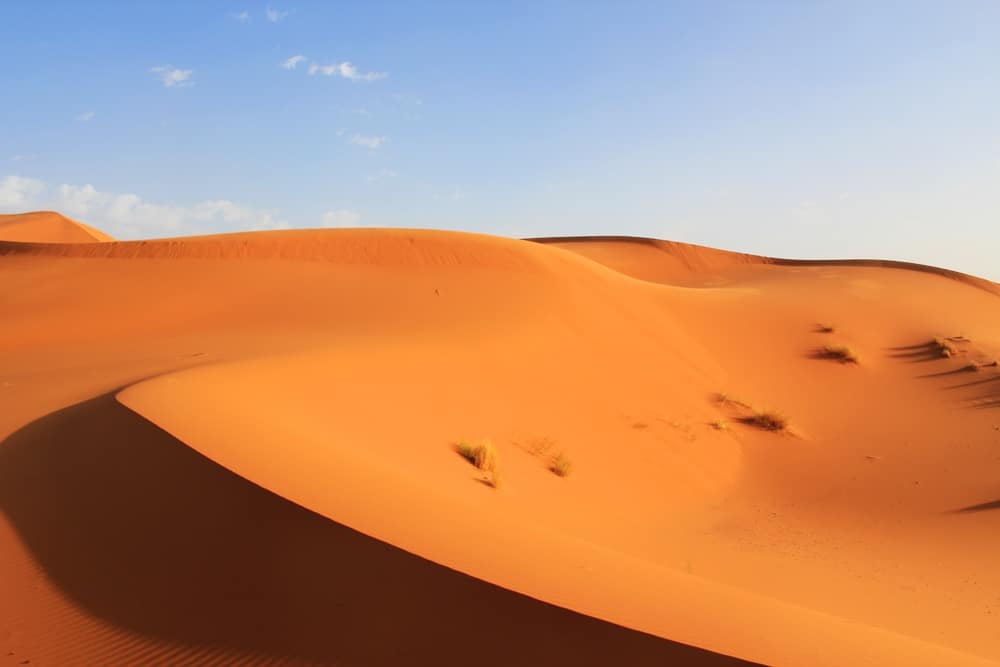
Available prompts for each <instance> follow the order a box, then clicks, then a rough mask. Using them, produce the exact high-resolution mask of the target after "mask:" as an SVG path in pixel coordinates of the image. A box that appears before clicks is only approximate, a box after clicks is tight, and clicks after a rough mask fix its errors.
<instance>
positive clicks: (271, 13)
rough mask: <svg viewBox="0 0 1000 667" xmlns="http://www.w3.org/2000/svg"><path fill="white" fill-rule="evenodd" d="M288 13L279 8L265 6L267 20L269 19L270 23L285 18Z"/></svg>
mask: <svg viewBox="0 0 1000 667" xmlns="http://www.w3.org/2000/svg"><path fill="white" fill-rule="evenodd" d="M290 13H291V12H283V11H281V10H280V9H272V8H270V7H268V8H267V20H268V21H270V22H271V23H277V22H278V21H280V20H282V19H283V18H285V17H286V16H288V15H289V14H290Z"/></svg>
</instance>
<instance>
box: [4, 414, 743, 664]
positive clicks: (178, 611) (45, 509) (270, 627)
mask: <svg viewBox="0 0 1000 667" xmlns="http://www.w3.org/2000/svg"><path fill="white" fill-rule="evenodd" d="M0 508H2V510H3V512H4V513H5V514H6V515H7V516H8V518H9V519H10V520H11V522H12V523H13V525H14V526H15V528H16V529H17V531H18V532H19V533H20V534H21V536H22V538H23V539H24V541H25V543H26V544H27V546H28V547H29V549H30V551H31V553H32V555H33V556H34V557H35V558H36V559H37V561H38V563H39V564H40V565H41V567H43V568H44V569H45V571H46V573H47V576H48V577H49V578H50V579H51V580H52V581H54V582H55V583H56V584H57V585H58V586H59V588H60V589H61V590H63V591H64V592H65V594H66V595H67V596H68V597H70V598H71V599H72V600H73V601H74V603H75V604H77V605H79V606H80V607H82V608H84V609H85V610H86V611H87V612H88V613H90V614H93V615H95V616H98V617H100V618H103V619H105V620H106V621H109V622H111V623H113V624H115V625H118V626H120V627H122V628H125V629H127V630H129V631H132V632H135V633H139V634H141V635H143V636H145V637H149V638H152V639H154V640H162V641H165V642H168V644H165V645H164V648H163V649H162V651H160V652H159V653H156V652H154V653H148V652H147V653H146V654H144V658H143V659H144V660H145V661H146V662H147V663H148V662H157V661H164V660H166V661H169V662H178V661H179V662H184V661H186V660H190V659H191V657H192V656H195V655H197V656H198V659H199V660H207V659H209V658H211V659H219V660H223V661H231V660H235V659H236V658H239V660H240V662H241V663H242V664H246V663H256V662H271V661H275V660H277V661H286V660H292V661H306V662H312V663H317V662H318V663H325V664H343V665H401V664H435V665H469V664H477V665H510V664H538V665H541V664H544V665H608V664H628V665H670V664H677V665H736V664H750V663H746V662H743V661H740V660H737V659H734V658H728V657H725V656H721V655H719V654H716V653H712V652H709V651H705V650H701V649H697V648H694V647H690V646H686V645H684V644H679V643H675V642H672V641H669V640H665V639H660V638H656V637H653V636H651V635H647V634H644V633H640V632H636V631H633V630H628V629H625V628H622V627H620V626H617V625H613V624H610V623H606V622H602V621H598V620H596V619H593V618H590V617H587V616H583V615H580V614H577V613H574V612H572V611H568V610H565V609H560V608H558V607H555V606H552V605H549V604H546V603H544V602H540V601H538V600H534V599H532V598H529V597H527V596H524V595H520V594H517V593H513V592H510V591H507V590H505V589H502V588H499V587H496V586H493V585H491V584H488V583H485V582H483V581H480V580H478V579H475V578H472V577H469V576H466V575H464V574H461V573H458V572H455V571H453V570H450V569H448V568H445V567H442V566H440V565H437V564H435V563H432V562H430V561H427V560H424V559H422V558H419V557H417V556H414V555H411V554H409V553H407V552H405V551H402V550H400V549H397V548H395V547H393V546H391V545H389V544H386V543H383V542H380V541H378V540H375V539H372V538H370V537H367V536H365V535H363V534H361V533H358V532H356V531H354V530H351V529H349V528H346V527H344V526H342V525H340V524H337V523H335V522H333V521H330V520H328V519H326V518H324V517H321V516H319V515H317V514H315V513H313V512H311V511H309V510H307V509H304V508H302V507H300V506H298V505H296V504H294V503H292V502H289V501H287V500H285V499H283V498H281V497H279V496H277V495H274V494H272V493H271V492H269V491H266V490H264V489H262V488H260V487H258V486H256V485H255V484H253V483H251V482H249V481H247V480H245V479H243V478H241V477H239V476H238V475H235V474H234V473H231V472H230V471H228V470H226V469H225V468H223V467H221V466H219V465H218V464H216V463H214V462H212V461H210V460H209V459H207V458H205V457H203V456H202V455H200V454H198V453H197V452H195V451H193V450H192V449H190V448H189V447H187V446H186V445H184V444H183V443H181V442H179V441H178V440H176V439H174V438H173V437H172V436H170V435H169V434H167V433H166V432H165V431H163V430H161V429H159V428H158V427H156V426H154V425H153V424H151V423H150V422H148V421H146V420H145V419H143V418H142V417H140V416H138V415H136V414H135V413H133V412H132V411H130V410H128V409H127V408H125V407H124V406H122V405H121V404H119V403H118V402H117V401H116V400H115V399H114V397H113V395H111V394H106V395H102V396H99V397H97V398H94V399H92V400H89V401H86V402H83V403H79V404H77V405H73V406H71V407H68V408H64V409H62V410H59V411H57V412H54V413H52V414H49V415H47V416H45V417H43V418H41V419H38V420H37V421H35V422H33V423H31V424H29V425H27V426H25V427H23V428H22V429H20V430H18V431H17V432H15V433H13V434H12V435H10V436H9V437H8V438H7V439H6V440H5V441H3V442H2V443H0ZM62 631H63V630H62V629H61V628H58V627H53V628H52V632H53V633H54V634H59V633H61V632H62ZM52 639H53V640H54V639H55V636H53V637H52ZM94 650H96V649H95V648H94V647H91V651H94ZM108 650H109V649H108V648H107V647H103V648H101V650H100V653H101V655H102V660H104V661H106V662H107V663H108V664H114V663H119V664H120V663H122V662H127V661H128V656H129V655H130V654H129V653H128V651H129V650H134V647H130V646H129V645H128V644H124V645H121V646H119V647H118V650H119V651H120V652H119V653H117V654H115V653H108ZM86 652H87V649H86V647H76V648H75V649H74V650H73V651H72V652H71V653H69V654H68V655H69V656H70V657H72V656H76V657H77V658H78V657H79V656H80V655H83V654H86ZM131 655H134V654H131ZM185 656H187V657H185Z"/></svg>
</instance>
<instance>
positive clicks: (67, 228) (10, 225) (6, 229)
mask: <svg viewBox="0 0 1000 667" xmlns="http://www.w3.org/2000/svg"><path fill="white" fill-rule="evenodd" d="M114 240H115V239H114V238H113V237H111V236H109V235H108V234H105V233H104V232H102V231H100V230H98V229H94V228H93V227H90V226H88V225H85V224H83V223H82V222H77V221H76V220H70V219H69V218H67V217H65V216H62V215H59V214H58V213H55V212H53V211H37V212H34V213H16V214H11V215H0V241H18V242H21V243H94V242H96V241H114Z"/></svg>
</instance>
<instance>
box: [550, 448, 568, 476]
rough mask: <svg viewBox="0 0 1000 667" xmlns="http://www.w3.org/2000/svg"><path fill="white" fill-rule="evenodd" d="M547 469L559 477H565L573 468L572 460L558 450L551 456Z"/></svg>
mask: <svg viewBox="0 0 1000 667" xmlns="http://www.w3.org/2000/svg"><path fill="white" fill-rule="evenodd" d="M549 470H551V471H552V472H553V473H555V474H556V475H559V476H560V477H566V476H568V475H569V474H570V472H572V470H573V462H572V461H570V460H569V457H568V456H566V454H565V453H564V452H559V453H558V454H556V455H555V456H554V457H553V458H552V465H550V466H549Z"/></svg>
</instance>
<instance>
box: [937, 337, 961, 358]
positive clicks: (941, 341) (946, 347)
mask: <svg viewBox="0 0 1000 667" xmlns="http://www.w3.org/2000/svg"><path fill="white" fill-rule="evenodd" d="M953 340H966V339H963V338H958V339H956V338H944V337H942V336H936V337H935V338H934V340H932V341H931V343H930V344H931V347H933V348H934V349H935V350H936V351H937V353H938V354H939V355H940V356H942V357H945V358H950V357H954V356H955V355H956V354H958V348H957V347H955V344H954V343H953V342H952V341H953Z"/></svg>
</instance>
